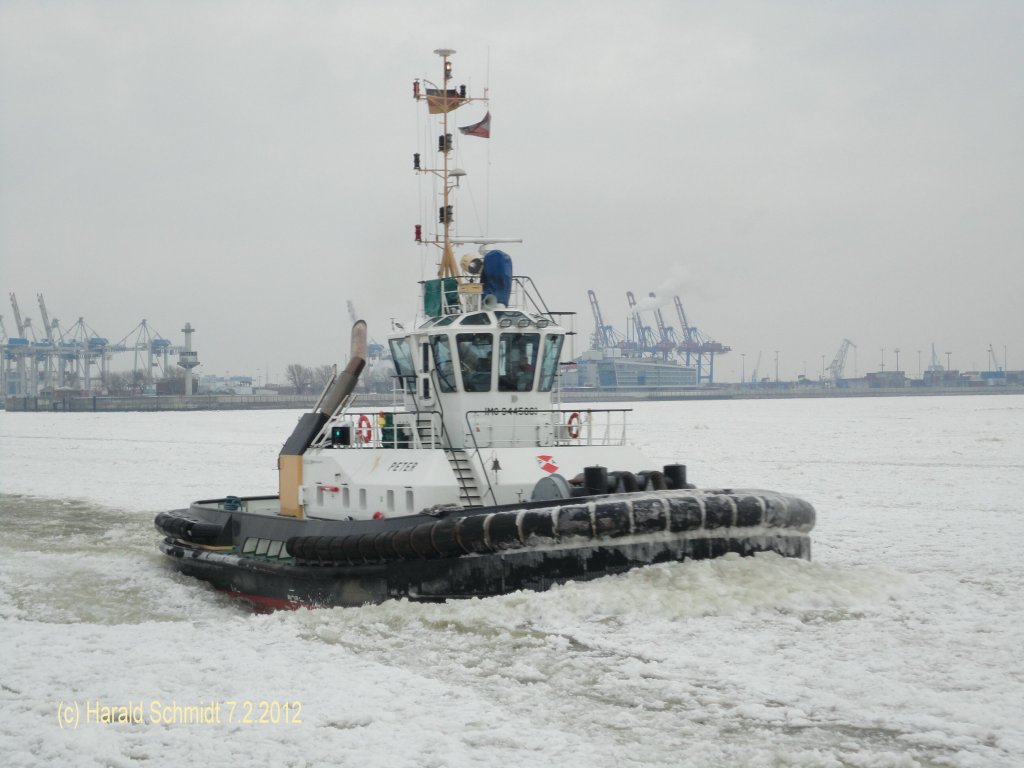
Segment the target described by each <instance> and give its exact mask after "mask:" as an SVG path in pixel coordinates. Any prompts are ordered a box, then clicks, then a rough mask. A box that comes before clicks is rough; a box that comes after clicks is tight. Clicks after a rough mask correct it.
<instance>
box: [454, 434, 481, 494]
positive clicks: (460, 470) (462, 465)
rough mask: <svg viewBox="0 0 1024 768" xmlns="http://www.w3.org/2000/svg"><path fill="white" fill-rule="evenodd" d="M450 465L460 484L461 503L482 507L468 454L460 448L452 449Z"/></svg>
mask: <svg viewBox="0 0 1024 768" xmlns="http://www.w3.org/2000/svg"><path fill="white" fill-rule="evenodd" d="M448 463H449V464H451V467H452V471H453V472H454V473H455V480H456V482H457V483H458V484H459V501H461V502H462V504H463V506H467V507H479V506H482V501H481V497H480V488H479V486H478V485H477V482H476V474H475V473H474V472H473V465H472V463H471V462H470V460H469V456H468V455H467V454H466V452H465V451H463V450H461V449H459V448H452V449H450V450H449V451H448Z"/></svg>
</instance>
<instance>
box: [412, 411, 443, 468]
mask: <svg viewBox="0 0 1024 768" xmlns="http://www.w3.org/2000/svg"><path fill="white" fill-rule="evenodd" d="M433 424H434V420H433V419H432V418H431V417H430V416H417V417H416V437H417V438H418V440H419V444H420V445H421V446H423V447H424V448H440V447H441V434H440V432H438V431H437V430H436V429H433V428H432V425H433ZM450 460H451V459H449V461H450Z"/></svg>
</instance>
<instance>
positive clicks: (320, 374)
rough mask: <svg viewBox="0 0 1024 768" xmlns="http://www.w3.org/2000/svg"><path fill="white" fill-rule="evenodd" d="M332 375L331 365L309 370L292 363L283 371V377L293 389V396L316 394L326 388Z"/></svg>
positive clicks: (332, 368) (332, 367)
mask: <svg viewBox="0 0 1024 768" xmlns="http://www.w3.org/2000/svg"><path fill="white" fill-rule="evenodd" d="M332 373H334V366H333V365H318V366H316V367H315V368H309V367H307V366H305V365H300V364H299V363H292V364H291V365H289V366H288V367H287V368H285V370H284V377H285V379H286V380H287V381H288V383H289V384H290V385H291V386H293V387H294V388H295V394H297V395H308V394H313V395H315V394H318V393H319V392H321V391H323V388H324V387H326V386H327V382H329V381H330V380H331V374H332Z"/></svg>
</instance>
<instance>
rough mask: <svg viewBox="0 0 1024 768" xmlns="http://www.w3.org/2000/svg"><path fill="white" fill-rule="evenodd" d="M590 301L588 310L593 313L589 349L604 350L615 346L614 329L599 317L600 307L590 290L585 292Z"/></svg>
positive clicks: (594, 294)
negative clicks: (592, 329)
mask: <svg viewBox="0 0 1024 768" xmlns="http://www.w3.org/2000/svg"><path fill="white" fill-rule="evenodd" d="M587 297H588V298H589V299H590V309H591V311H592V312H593V313H594V341H593V344H592V345H591V349H604V348H606V347H614V346H615V329H614V328H612V327H611V326H610V325H607V324H606V323H605V322H604V317H603V316H602V315H601V305H600V304H598V303H597V294H596V293H594V292H593V291H592V290H588V291H587Z"/></svg>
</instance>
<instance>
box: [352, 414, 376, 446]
mask: <svg viewBox="0 0 1024 768" xmlns="http://www.w3.org/2000/svg"><path fill="white" fill-rule="evenodd" d="M356 435H358V436H359V439H360V440H362V441H363V442H364V443H368V442H370V440H371V439H372V438H373V427H372V426H371V425H370V417H369V416H367V415H366V414H365V413H364V414H362V415H361V416H360V417H359V426H358V427H356Z"/></svg>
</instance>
